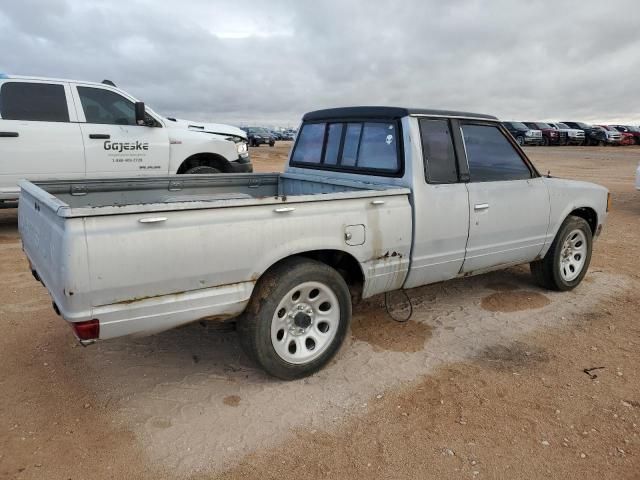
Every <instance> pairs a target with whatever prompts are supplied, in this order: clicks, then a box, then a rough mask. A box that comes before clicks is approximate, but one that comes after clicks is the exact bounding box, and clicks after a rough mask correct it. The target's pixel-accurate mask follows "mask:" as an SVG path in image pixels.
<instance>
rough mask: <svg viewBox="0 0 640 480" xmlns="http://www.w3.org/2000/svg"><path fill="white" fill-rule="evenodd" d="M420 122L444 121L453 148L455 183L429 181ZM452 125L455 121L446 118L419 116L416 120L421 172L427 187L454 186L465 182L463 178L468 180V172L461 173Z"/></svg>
mask: <svg viewBox="0 0 640 480" xmlns="http://www.w3.org/2000/svg"><path fill="white" fill-rule="evenodd" d="M422 120H438V121H446V122H447V126H448V127H449V137H450V139H451V145H452V146H453V157H454V160H455V164H456V177H457V180H456V181H455V182H432V181H430V180H429V177H428V175H427V169H428V165H427V159H426V157H425V155H424V140H423V137H424V135H423V132H422ZM454 123H457V122H456V121H455V120H452V119H451V118H447V117H435V116H434V117H429V116H425V115H423V116H421V117H420V118H418V130H419V131H420V150H421V151H422V166H423V170H424V180H425V182H427V183H428V184H429V185H456V184H458V183H465V182H466V180H463V178H468V176H469V173H468V172H463V169H462V168H461V167H462V165H461V161H460V157H461V155H460V152H459V149H458V147H457V146H456V139H455V126H454Z"/></svg>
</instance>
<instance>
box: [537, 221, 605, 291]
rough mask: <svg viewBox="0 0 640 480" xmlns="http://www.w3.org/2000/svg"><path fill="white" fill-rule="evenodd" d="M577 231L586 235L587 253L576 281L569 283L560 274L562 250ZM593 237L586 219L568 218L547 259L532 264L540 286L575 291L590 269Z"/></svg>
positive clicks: (561, 227) (559, 231) (546, 256)
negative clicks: (570, 236)
mask: <svg viewBox="0 0 640 480" xmlns="http://www.w3.org/2000/svg"><path fill="white" fill-rule="evenodd" d="M575 230H581V231H582V233H584V236H585V238H586V242H587V251H586V255H585V260H584V265H583V266H582V270H581V271H580V274H579V275H578V276H577V277H576V278H575V279H573V280H571V281H567V280H565V279H564V278H563V277H562V274H561V272H560V268H561V267H560V259H561V256H562V254H563V252H562V248H563V245H564V243H565V241H566V240H567V237H568V236H569V234H570V233H572V232H573V231H575ZM592 237H593V234H592V232H591V227H590V226H589V224H588V223H587V222H586V221H585V219H584V218H581V217H575V216H573V215H570V216H568V217H567V218H566V219H565V221H564V222H563V223H562V225H561V226H560V230H558V234H557V235H556V238H555V239H554V240H553V243H552V244H551V247H550V248H549V251H548V252H547V254H546V255H545V257H544V258H543V259H542V260H536V261H535V262H531V263H530V268H531V273H532V274H533V278H534V279H535V280H536V282H537V283H538V285H540V286H541V287H543V288H546V289H548V290H558V291H561V292H564V291H567V290H573V289H574V288H575V287H577V286H578V285H579V284H580V282H581V281H582V279H583V278H584V276H585V275H586V274H587V270H588V269H589V263H590V262H591V251H592V248H593V238H592Z"/></svg>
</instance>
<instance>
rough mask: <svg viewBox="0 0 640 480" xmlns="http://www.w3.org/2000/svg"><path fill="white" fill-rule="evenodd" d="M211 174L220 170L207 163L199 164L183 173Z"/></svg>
mask: <svg viewBox="0 0 640 480" xmlns="http://www.w3.org/2000/svg"><path fill="white" fill-rule="evenodd" d="M199 173H201V174H212V173H220V170H218V169H217V168H214V167H209V166H208V165H200V166H199V167H193V168H191V169H189V170H187V171H186V172H184V174H185V175H195V174H199Z"/></svg>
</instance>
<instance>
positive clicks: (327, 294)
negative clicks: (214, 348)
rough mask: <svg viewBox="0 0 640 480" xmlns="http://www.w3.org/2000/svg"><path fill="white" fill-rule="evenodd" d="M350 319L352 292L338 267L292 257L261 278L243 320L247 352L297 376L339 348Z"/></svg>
mask: <svg viewBox="0 0 640 480" xmlns="http://www.w3.org/2000/svg"><path fill="white" fill-rule="evenodd" d="M350 321H351V296H350V293H349V288H348V287H347V284H346V282H345V281H344V279H343V278H342V276H340V274H339V273H338V272H337V271H336V270H334V269H333V268H331V267H329V266H327V265H325V264H324V263H320V262H317V261H315V260H311V259H307V258H303V257H293V258H290V259H287V260H285V261H283V262H281V263H280V264H279V265H276V266H275V267H274V268H272V269H271V270H270V271H268V272H267V273H265V275H263V277H261V278H260V280H259V281H258V283H257V285H256V287H255V290H254V292H253V295H252V297H251V300H250V302H249V306H248V307H247V310H246V312H245V313H244V315H243V316H242V318H241V319H240V321H239V322H238V332H239V334H240V341H241V343H242V345H243V348H244V349H245V351H246V352H247V354H248V355H249V356H250V357H251V358H252V359H253V360H255V361H256V362H257V363H258V364H259V365H260V366H261V367H262V368H264V369H265V370H266V371H267V372H268V373H270V374H272V375H274V376H276V377H279V378H282V379H284V380H292V379H295V378H300V377H304V376H307V375H309V374H311V373H313V372H315V371H317V370H319V369H320V368H322V367H323V366H324V365H325V364H326V363H327V362H329V360H331V358H332V357H333V356H334V355H335V354H336V352H337V351H338V349H339V348H340V345H342V342H343V341H344V338H345V336H346V333H347V331H348V329H349V323H350Z"/></svg>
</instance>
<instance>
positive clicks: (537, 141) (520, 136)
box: [502, 121, 544, 146]
mask: <svg viewBox="0 0 640 480" xmlns="http://www.w3.org/2000/svg"><path fill="white" fill-rule="evenodd" d="M502 125H504V128H506V129H507V130H508V131H509V133H510V134H511V135H512V136H513V138H515V139H516V142H518V145H521V146H524V145H542V144H543V143H544V139H543V138H542V131H540V130H532V129H531V128H529V127H527V126H526V125H525V124H524V123H521V122H512V121H508V122H502Z"/></svg>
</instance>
